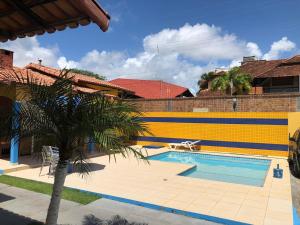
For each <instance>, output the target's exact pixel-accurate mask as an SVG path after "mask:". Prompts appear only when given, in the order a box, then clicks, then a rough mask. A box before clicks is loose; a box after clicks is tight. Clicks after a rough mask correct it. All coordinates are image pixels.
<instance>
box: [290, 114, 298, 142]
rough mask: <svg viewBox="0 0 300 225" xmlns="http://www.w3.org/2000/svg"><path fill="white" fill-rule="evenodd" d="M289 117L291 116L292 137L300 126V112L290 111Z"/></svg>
mask: <svg viewBox="0 0 300 225" xmlns="http://www.w3.org/2000/svg"><path fill="white" fill-rule="evenodd" d="M288 117H289V126H288V132H289V134H290V136H291V137H292V136H293V135H294V133H295V131H296V130H297V129H298V128H300V112H291V113H289V115H288Z"/></svg>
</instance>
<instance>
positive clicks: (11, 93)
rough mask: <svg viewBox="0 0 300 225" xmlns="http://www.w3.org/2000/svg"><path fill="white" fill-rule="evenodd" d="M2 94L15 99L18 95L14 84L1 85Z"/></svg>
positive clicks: (0, 91)
mask: <svg viewBox="0 0 300 225" xmlns="http://www.w3.org/2000/svg"><path fill="white" fill-rule="evenodd" d="M0 96H3V97H7V98H9V99H11V100H14V99H15V97H16V89H15V87H14V86H11V85H10V86H7V85H0Z"/></svg>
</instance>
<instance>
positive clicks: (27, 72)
mask: <svg viewBox="0 0 300 225" xmlns="http://www.w3.org/2000/svg"><path fill="white" fill-rule="evenodd" d="M61 72H62V71H61V70H59V69H55V68H52V67H48V66H43V65H39V64H34V63H30V64H29V65H27V66H26V67H24V68H19V67H14V66H13V52H11V51H8V50H4V49H0V113H3V112H5V111H6V112H9V113H10V112H11V111H12V106H13V104H17V102H18V100H19V98H18V96H19V95H20V94H22V88H21V87H22V82H24V81H25V82H26V79H27V77H29V78H30V79H34V81H35V82H36V83H38V84H43V85H51V84H53V83H54V82H55V80H56V79H58V78H59V75H60V74H61ZM68 76H69V77H72V80H73V89H74V91H75V92H84V93H95V92H98V91H102V92H103V93H104V94H106V95H107V96H109V97H117V96H123V95H129V94H132V92H131V91H129V90H127V89H126V88H123V87H120V86H118V85H115V84H112V83H109V82H107V81H102V80H99V79H96V78H94V77H90V76H86V75H82V74H78V73H68ZM20 78H21V79H24V80H23V81H22V80H20ZM12 82H13V83H15V85H9V86H8V85H7V84H8V83H12ZM32 142H33V141H32V140H31V139H22V140H21V142H20V149H19V153H18V154H19V155H27V154H30V153H31V151H32V148H33V144H32ZM10 145H11V142H10V141H8V140H3V139H2V140H1V139H0V158H3V157H4V158H6V157H9V154H10ZM35 145H37V143H36V144H35Z"/></svg>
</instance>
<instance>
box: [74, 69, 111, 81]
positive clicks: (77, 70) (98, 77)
mask: <svg viewBox="0 0 300 225" xmlns="http://www.w3.org/2000/svg"><path fill="white" fill-rule="evenodd" d="M69 71H70V72H73V73H79V74H83V75H86V76H90V77H94V78H96V79H99V80H106V77H105V76H103V75H100V74H97V73H94V72H92V71H89V70H83V69H77V68H72V69H69Z"/></svg>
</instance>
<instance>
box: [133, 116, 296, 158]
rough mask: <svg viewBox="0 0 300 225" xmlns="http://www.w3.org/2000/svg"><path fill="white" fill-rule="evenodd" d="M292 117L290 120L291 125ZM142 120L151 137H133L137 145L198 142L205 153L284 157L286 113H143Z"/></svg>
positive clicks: (286, 151)
mask: <svg viewBox="0 0 300 225" xmlns="http://www.w3.org/2000/svg"><path fill="white" fill-rule="evenodd" d="M295 118H296V117H294V116H293V117H291V122H294V120H295ZM143 120H144V121H145V122H146V124H147V126H148V128H149V129H150V132H151V133H152V135H146V136H139V137H137V144H139V145H163V146H167V144H168V143H180V142H182V141H186V140H191V141H196V140H201V144H200V146H199V148H200V149H201V150H205V151H214V152H230V153H238V154H254V155H270V156H287V153H288V129H289V127H288V124H289V117H288V113H286V112H273V113H265V112H264V113H263V112H261V113H254V112H236V113H229V112H222V113H216V112H210V113H182V112H147V113H145V114H144V117H143Z"/></svg>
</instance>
